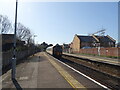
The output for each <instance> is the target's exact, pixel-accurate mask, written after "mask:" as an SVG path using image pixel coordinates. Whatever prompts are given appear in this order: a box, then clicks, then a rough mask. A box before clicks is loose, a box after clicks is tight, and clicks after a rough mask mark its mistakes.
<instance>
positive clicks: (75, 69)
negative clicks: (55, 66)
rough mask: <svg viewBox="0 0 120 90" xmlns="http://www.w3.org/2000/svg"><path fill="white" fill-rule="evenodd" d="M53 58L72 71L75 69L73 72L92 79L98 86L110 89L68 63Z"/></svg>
mask: <svg viewBox="0 0 120 90" xmlns="http://www.w3.org/2000/svg"><path fill="white" fill-rule="evenodd" d="M53 58H54V57H53ZM54 59H55V60H57V61H58V62H60V63H62V64H63V65H65V66H67V67H68V68H70V69H72V70H73V71H75V72H77V73H79V74H81V75H82V76H84V77H86V78H87V79H89V80H91V81H93V82H94V83H96V84H98V85H99V86H101V87H103V88H105V89H107V90H111V89H110V88H108V87H107V86H105V85H103V84H101V83H99V82H97V81H95V80H94V79H92V78H90V77H89V76H87V75H85V74H83V73H81V72H80V71H78V70H76V69H74V68H73V67H71V66H69V65H67V64H65V63H63V62H61V61H60V60H58V59H56V58H54Z"/></svg>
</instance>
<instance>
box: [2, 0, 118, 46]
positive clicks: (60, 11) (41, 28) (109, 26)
mask: <svg viewBox="0 0 120 90" xmlns="http://www.w3.org/2000/svg"><path fill="white" fill-rule="evenodd" d="M0 14H2V15H7V16H8V18H9V20H10V21H11V22H12V23H14V16H15V15H14V14H15V2H0ZM18 22H21V23H22V24H23V25H24V26H26V27H29V28H30V30H31V31H32V33H33V34H35V35H36V36H37V37H35V42H36V43H42V42H46V43H48V44H50V43H52V44H57V43H58V44H63V43H71V42H72V40H73V38H74V35H75V34H78V35H88V34H91V33H94V32H97V31H99V30H101V29H103V28H104V29H106V31H105V35H110V36H111V37H112V38H114V39H115V40H117V42H118V2H21V1H19V3H18Z"/></svg>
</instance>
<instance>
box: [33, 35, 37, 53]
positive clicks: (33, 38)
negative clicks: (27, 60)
mask: <svg viewBox="0 0 120 90" xmlns="http://www.w3.org/2000/svg"><path fill="white" fill-rule="evenodd" d="M35 37H37V35H33V44H34V53H35Z"/></svg>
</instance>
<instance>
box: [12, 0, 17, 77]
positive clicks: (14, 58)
mask: <svg viewBox="0 0 120 90" xmlns="http://www.w3.org/2000/svg"><path fill="white" fill-rule="evenodd" d="M17 6H18V0H16V10H15V30H14V46H13V48H14V50H13V58H12V73H11V74H12V79H15V75H16V29H17Z"/></svg>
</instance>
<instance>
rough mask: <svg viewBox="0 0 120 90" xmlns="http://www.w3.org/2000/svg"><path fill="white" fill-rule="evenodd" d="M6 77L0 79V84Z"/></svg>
mask: <svg viewBox="0 0 120 90" xmlns="http://www.w3.org/2000/svg"><path fill="white" fill-rule="evenodd" d="M7 77H8V75H6V76H5V77H4V78H1V81H0V82H2V81H3V80H5V79H6V78H7Z"/></svg>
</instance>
